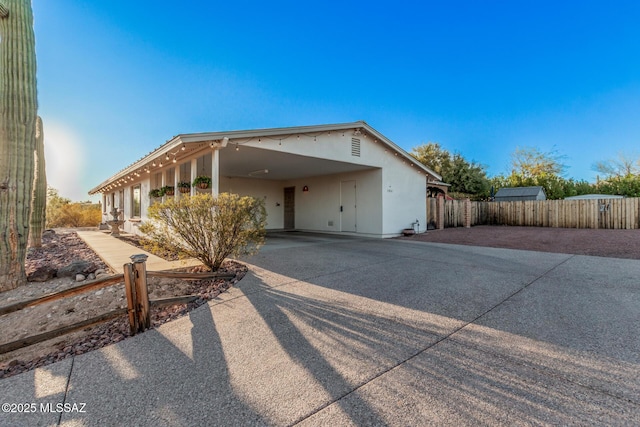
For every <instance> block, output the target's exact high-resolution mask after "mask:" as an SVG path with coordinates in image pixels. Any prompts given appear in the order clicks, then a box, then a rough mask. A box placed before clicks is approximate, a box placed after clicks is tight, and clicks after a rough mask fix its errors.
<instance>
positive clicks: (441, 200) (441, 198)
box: [437, 197, 444, 230]
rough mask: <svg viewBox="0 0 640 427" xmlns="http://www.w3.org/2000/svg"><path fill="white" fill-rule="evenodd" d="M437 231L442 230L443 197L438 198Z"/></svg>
mask: <svg viewBox="0 0 640 427" xmlns="http://www.w3.org/2000/svg"><path fill="white" fill-rule="evenodd" d="M437 210H438V230H444V197H438V209H437Z"/></svg>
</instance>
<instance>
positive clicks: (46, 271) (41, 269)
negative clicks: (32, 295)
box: [27, 265, 57, 282]
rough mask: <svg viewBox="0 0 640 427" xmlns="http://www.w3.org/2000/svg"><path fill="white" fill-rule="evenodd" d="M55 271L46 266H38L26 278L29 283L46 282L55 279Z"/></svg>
mask: <svg viewBox="0 0 640 427" xmlns="http://www.w3.org/2000/svg"><path fill="white" fill-rule="evenodd" d="M56 273H57V270H56V269H55V268H53V267H50V266H48V265H40V266H38V267H36V268H35V270H33V271H32V272H31V273H29V275H28V276H27V280H28V281H29V282H46V281H47V280H51V279H53V278H54V277H56Z"/></svg>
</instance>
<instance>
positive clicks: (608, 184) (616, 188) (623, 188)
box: [596, 174, 640, 197]
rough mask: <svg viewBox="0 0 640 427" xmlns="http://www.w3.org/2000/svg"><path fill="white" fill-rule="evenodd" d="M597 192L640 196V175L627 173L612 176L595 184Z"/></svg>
mask: <svg viewBox="0 0 640 427" xmlns="http://www.w3.org/2000/svg"><path fill="white" fill-rule="evenodd" d="M596 188H597V190H598V192H599V193H602V194H615V195H620V196H627V197H640V176H638V175H632V174H628V175H625V176H612V177H610V178H608V179H607V180H605V181H600V182H598V184H597V185H596Z"/></svg>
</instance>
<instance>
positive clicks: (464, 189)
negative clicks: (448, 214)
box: [411, 142, 489, 198]
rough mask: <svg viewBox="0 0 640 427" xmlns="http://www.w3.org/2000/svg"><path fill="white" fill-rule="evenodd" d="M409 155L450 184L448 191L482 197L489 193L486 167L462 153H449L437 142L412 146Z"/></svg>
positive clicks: (464, 195)
mask: <svg viewBox="0 0 640 427" xmlns="http://www.w3.org/2000/svg"><path fill="white" fill-rule="evenodd" d="M411 155H412V156H413V157H415V158H416V160H418V161H419V162H420V163H422V164H423V165H425V166H427V167H428V168H430V169H431V170H433V171H434V172H436V173H438V174H439V175H441V176H442V180H443V181H444V182H446V183H447V184H451V188H450V192H451V193H454V194H459V195H461V196H463V197H471V198H483V197H487V196H488V195H489V180H488V179H487V175H486V170H485V169H486V168H485V167H484V166H482V165H480V164H478V163H475V162H469V161H468V160H466V159H465V158H464V157H463V156H462V154H460V153H454V154H451V153H450V152H449V151H447V150H445V149H444V148H442V147H441V146H440V144H438V143H437V142H430V143H428V144H423V145H420V146H418V147H414V148H413V149H412V151H411Z"/></svg>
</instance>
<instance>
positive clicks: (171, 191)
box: [162, 185, 174, 196]
mask: <svg viewBox="0 0 640 427" xmlns="http://www.w3.org/2000/svg"><path fill="white" fill-rule="evenodd" d="M162 190H164V194H165V196H173V194H174V188H173V187H172V186H170V185H165V186H164V187H162Z"/></svg>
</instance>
